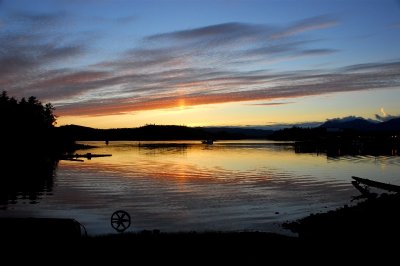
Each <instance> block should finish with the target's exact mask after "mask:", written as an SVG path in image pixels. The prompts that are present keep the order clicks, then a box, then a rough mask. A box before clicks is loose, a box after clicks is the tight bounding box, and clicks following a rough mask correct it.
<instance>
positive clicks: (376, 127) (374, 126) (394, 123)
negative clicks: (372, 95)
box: [320, 117, 400, 131]
mask: <svg viewBox="0 0 400 266" xmlns="http://www.w3.org/2000/svg"><path fill="white" fill-rule="evenodd" d="M320 127H323V128H337V129H354V130H360V131H400V118H399V117H397V118H393V119H390V120H388V121H384V122H379V121H374V120H366V119H364V118H361V117H353V118H351V117H350V118H343V119H332V120H328V121H326V122H325V123H323V124H322V125H321V126H320Z"/></svg>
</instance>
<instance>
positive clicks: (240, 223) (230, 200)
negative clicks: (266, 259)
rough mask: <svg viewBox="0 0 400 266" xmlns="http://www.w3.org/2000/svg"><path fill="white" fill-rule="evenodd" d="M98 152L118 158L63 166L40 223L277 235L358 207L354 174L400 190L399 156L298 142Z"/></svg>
mask: <svg viewBox="0 0 400 266" xmlns="http://www.w3.org/2000/svg"><path fill="white" fill-rule="evenodd" d="M90 144H91V145H96V146H98V147H97V148H94V149H91V150H86V151H82V153H84V152H85V153H86V152H92V153H111V154H112V156H111V157H99V158H92V160H86V161H85V162H83V163H81V162H71V161H61V162H60V163H59V167H58V170H57V174H56V186H55V188H54V193H53V195H51V196H47V197H45V198H43V199H42V201H41V203H40V204H37V205H38V206H35V207H34V209H35V210H34V211H35V212H36V213H37V215H42V216H48V215H49V214H50V215H54V216H60V215H61V216H62V215H64V216H67V217H71V216H72V218H75V219H77V220H78V221H81V222H82V223H84V224H85V226H86V227H87V228H88V231H89V233H90V234H98V233H110V232H112V229H111V227H110V226H109V221H108V219H109V216H110V215H111V213H112V212H113V211H115V210H117V209H124V210H126V211H128V212H129V213H130V214H131V217H132V220H133V221H132V224H133V225H132V228H130V230H131V231H135V230H144V229H150V230H152V229H160V230H162V231H187V230H197V231H203V230H260V231H277V230H279V228H278V226H277V224H279V223H281V222H284V221H286V220H291V219H296V218H300V217H303V216H305V215H307V214H309V213H311V212H319V211H326V210H327V209H330V208H335V207H338V206H341V205H343V204H348V203H349V202H350V199H351V196H354V195H357V191H356V190H354V188H353V187H352V185H351V182H350V181H351V180H350V177H351V176H352V175H358V176H363V177H365V178H373V179H376V178H377V177H381V178H382V179H381V180H382V181H388V180H389V181H390V182H392V183H396V182H398V184H400V179H399V178H400V177H399V176H398V174H397V173H398V169H399V166H400V163H399V158H398V157H368V156H358V157H357V156H356V157H354V156H353V157H341V158H336V159H335V158H327V157H326V156H324V155H316V154H299V153H295V152H294V150H293V147H292V146H291V145H290V143H272V142H268V141H235V142H229V141H225V142H216V143H215V144H214V145H202V144H199V143H198V142H190V141H189V142H188V141H185V142H182V141H176V142H140V143H139V142H110V144H109V145H105V144H103V143H102V142H91V143H90ZM383 165H384V168H383V167H382V166H383ZM383 173H384V174H385V176H384V177H382V174H383ZM14 210H15V211H17V212H18V211H20V212H23V211H24V210H25V211H26V210H27V208H26V207H24V206H23V205H18V204H16V205H15V206H14Z"/></svg>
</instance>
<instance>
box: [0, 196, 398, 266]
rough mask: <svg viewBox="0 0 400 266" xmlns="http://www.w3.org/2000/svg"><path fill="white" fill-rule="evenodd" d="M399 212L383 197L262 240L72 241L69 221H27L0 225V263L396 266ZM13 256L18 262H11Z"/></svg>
mask: <svg viewBox="0 0 400 266" xmlns="http://www.w3.org/2000/svg"><path fill="white" fill-rule="evenodd" d="M399 206H400V196H399V195H397V194H394V195H386V194H383V195H382V196H379V197H377V198H374V199H369V200H365V201H362V202H360V203H359V204H357V205H355V206H353V207H343V208H340V209H338V210H335V211H330V212H328V213H323V214H317V215H311V216H308V217H306V218H303V219H301V220H298V221H295V222H290V223H286V224H284V225H283V226H284V227H285V228H287V229H288V230H292V231H293V232H295V233H297V234H298V236H297V237H289V236H284V235H279V234H273V233H266V232H203V233H198V232H197V233H196V232H184V233H163V232H159V231H157V230H154V231H142V232H137V233H121V234H110V235H102V236H84V235H82V234H76V231H75V230H74V229H73V228H75V229H76V223H70V222H71V221H68V220H62V221H57V222H55V223H54V224H53V223H51V221H50V220H47V221H46V222H48V223H49V224H48V225H46V226H45V227H43V226H42V225H39V224H36V225H35V222H34V221H33V220H32V221H31V223H30V225H23V224H22V222H20V223H19V224H18V223H12V224H10V223H9V224H8V226H7V224H6V223H5V222H4V220H3V223H2V243H3V248H2V252H3V253H2V255H3V258H12V260H13V262H14V263H15V264H19V263H20V262H29V263H31V264H33V265H36V264H38V265H43V264H52V265H60V264H64V265H107V264H108V265H112V264H120V263H124V264H127V265H160V264H165V265H271V263H272V262H274V263H275V262H279V263H285V262H295V263H300V262H301V263H303V262H305V263H307V262H314V263H321V264H326V263H332V262H344V261H346V262H347V261H349V260H351V261H356V262H358V263H361V262H373V261H377V262H379V263H380V265H382V263H384V262H391V261H397V260H398V255H397V254H398V243H399V241H400V207H399ZM10 221H11V220H8V221H6V222H10ZM57 223H58V224H57ZM55 224H57V225H56V226H55ZM16 225H18V226H19V227H22V228H25V229H24V230H20V229H18V228H16ZM63 227H64V229H61V228H63ZM46 228H48V229H46ZM57 228H58V230H57ZM68 228H69V229H68ZM17 229H18V230H17ZM70 229H71V230H70ZM68 230H70V231H68ZM17 231H19V232H20V233H19V234H17V233H16V232H17ZM11 251H12V252H17V254H18V252H19V254H22V255H21V256H14V255H12V254H14V253H12V252H11ZM28 254H29V255H28Z"/></svg>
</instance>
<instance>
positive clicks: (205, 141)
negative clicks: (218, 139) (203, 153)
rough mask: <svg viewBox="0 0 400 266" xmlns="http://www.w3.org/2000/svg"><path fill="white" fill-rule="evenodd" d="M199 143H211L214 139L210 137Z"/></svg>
mask: <svg viewBox="0 0 400 266" xmlns="http://www.w3.org/2000/svg"><path fill="white" fill-rule="evenodd" d="M201 143H203V144H209V145H211V144H213V143H214V141H213V140H212V139H206V140H203V141H202V142H201Z"/></svg>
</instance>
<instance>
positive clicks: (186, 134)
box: [57, 117, 400, 140]
mask: <svg viewBox="0 0 400 266" xmlns="http://www.w3.org/2000/svg"><path fill="white" fill-rule="evenodd" d="M271 128H272V126H255V127H254V128H252V127H251V126H245V127H186V126H175V125H169V126H160V125H146V126H143V127H138V128H114V129H95V128H90V127H84V126H77V125H68V126H61V127H58V128H57V131H58V132H59V134H61V136H64V137H66V138H68V139H71V140H107V139H108V140H201V139H219V140H222V139H246V138H249V139H250V138H253V139H257V138H258V139H266V138H268V137H269V136H271V135H273V134H274V135H276V134H275V133H278V132H279V131H281V130H282V129H285V128H286V129H290V128H304V129H310V130H312V129H314V131H315V130H317V129H319V128H328V129H339V130H349V129H352V130H358V131H365V132H372V131H373V132H376V131H387V132H391V131H400V118H393V119H391V120H388V121H385V122H379V121H374V120H367V119H364V118H360V117H346V118H337V119H331V120H328V121H326V122H325V123H317V122H313V123H304V124H286V127H284V126H283V125H279V126H278V127H276V128H275V130H272V129H271ZM274 132H275V133H274ZM318 132H319V131H318ZM291 134H292V133H291ZM296 134H297V133H296ZM292 135H293V134H292Z"/></svg>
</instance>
